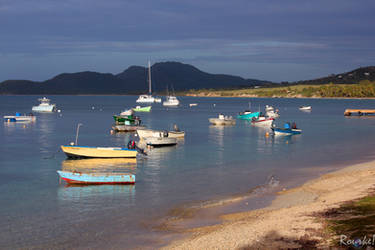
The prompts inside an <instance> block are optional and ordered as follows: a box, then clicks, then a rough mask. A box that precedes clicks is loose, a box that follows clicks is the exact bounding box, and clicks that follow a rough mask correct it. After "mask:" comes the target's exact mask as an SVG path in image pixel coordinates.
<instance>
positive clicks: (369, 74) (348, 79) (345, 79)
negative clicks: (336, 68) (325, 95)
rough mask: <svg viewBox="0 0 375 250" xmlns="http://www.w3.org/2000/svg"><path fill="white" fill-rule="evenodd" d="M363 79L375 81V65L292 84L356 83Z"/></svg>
mask: <svg viewBox="0 0 375 250" xmlns="http://www.w3.org/2000/svg"><path fill="white" fill-rule="evenodd" d="M363 80H369V81H375V66H369V67H363V68H358V69H356V70H353V71H350V72H346V73H341V74H332V75H330V76H327V77H322V78H317V79H313V80H306V81H298V82H294V83H292V84H307V85H316V84H328V83H334V84H356V83H359V82H360V81H363Z"/></svg>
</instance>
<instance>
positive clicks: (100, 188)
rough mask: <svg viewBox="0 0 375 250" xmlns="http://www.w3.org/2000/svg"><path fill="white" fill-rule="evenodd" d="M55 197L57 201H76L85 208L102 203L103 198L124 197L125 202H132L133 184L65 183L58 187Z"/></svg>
mask: <svg viewBox="0 0 375 250" xmlns="http://www.w3.org/2000/svg"><path fill="white" fill-rule="evenodd" d="M57 197H58V200H59V201H69V202H72V203H76V204H78V206H82V207H85V209H87V208H88V206H89V205H90V204H93V205H95V204H96V203H97V202H100V203H103V199H105V200H108V201H110V200H113V199H121V200H124V199H125V200H126V201H127V202H131V203H133V202H134V198H135V185H87V186H82V185H65V186H61V187H60V188H59V189H58V192H57ZM79 204H80V205H79ZM76 206H77V205H76Z"/></svg>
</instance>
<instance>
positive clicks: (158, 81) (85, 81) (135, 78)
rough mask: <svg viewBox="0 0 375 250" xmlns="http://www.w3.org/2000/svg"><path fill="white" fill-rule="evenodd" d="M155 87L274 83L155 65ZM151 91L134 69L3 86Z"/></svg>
mask: <svg viewBox="0 0 375 250" xmlns="http://www.w3.org/2000/svg"><path fill="white" fill-rule="evenodd" d="M151 72H152V88H153V91H155V92H160V91H165V90H166V88H167V86H169V88H172V87H173V88H174V90H176V91H181V90H189V89H201V88H213V89H218V88H241V87H242V88H243V87H252V86H255V85H265V84H271V83H270V82H267V81H260V80H255V79H244V78H241V77H237V76H231V75H222V74H209V73H206V72H203V71H200V70H199V69H197V68H195V67H194V66H191V65H188V64H183V63H178V62H163V63H156V64H154V65H153V66H152V67H151ZM147 91H148V83H147V68H145V67H139V66H131V67H129V68H128V69H126V70H124V71H123V72H122V73H120V74H117V75H113V74H109V73H107V74H104V73H97V72H78V73H63V74H60V75H57V76H55V77H53V78H52V79H49V80H47V81H43V82H34V81H27V80H7V81H4V82H1V83H0V94H138V93H146V92H147Z"/></svg>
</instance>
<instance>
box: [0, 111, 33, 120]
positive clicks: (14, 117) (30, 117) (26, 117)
mask: <svg viewBox="0 0 375 250" xmlns="http://www.w3.org/2000/svg"><path fill="white" fill-rule="evenodd" d="M3 118H4V121H5V122H33V121H35V120H36V116H34V115H33V114H30V115H21V114H20V113H16V115H5V116H3Z"/></svg>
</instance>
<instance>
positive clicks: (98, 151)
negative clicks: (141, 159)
mask: <svg viewBox="0 0 375 250" xmlns="http://www.w3.org/2000/svg"><path fill="white" fill-rule="evenodd" d="M61 149H62V151H63V152H64V153H65V154H66V155H67V156H68V158H135V157H137V150H135V149H128V148H120V147H87V146H75V145H72V146H61Z"/></svg>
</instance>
